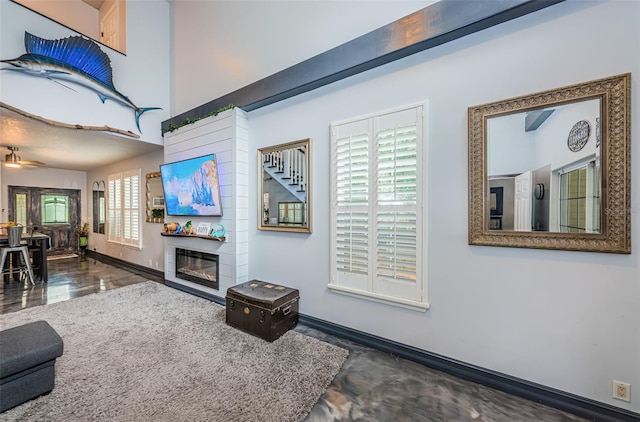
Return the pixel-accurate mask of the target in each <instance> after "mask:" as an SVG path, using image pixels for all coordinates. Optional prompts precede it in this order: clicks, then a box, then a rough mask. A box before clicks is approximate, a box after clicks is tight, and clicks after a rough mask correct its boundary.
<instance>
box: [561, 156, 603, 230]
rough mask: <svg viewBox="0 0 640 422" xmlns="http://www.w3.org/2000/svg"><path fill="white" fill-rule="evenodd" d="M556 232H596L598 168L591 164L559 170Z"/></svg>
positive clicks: (598, 190)
mask: <svg viewBox="0 0 640 422" xmlns="http://www.w3.org/2000/svg"><path fill="white" fill-rule="evenodd" d="M559 177H560V179H559V180H560V231H561V232H563V233H599V232H600V212H599V211H600V165H599V164H598V163H597V162H596V161H595V160H592V161H589V162H587V163H583V164H579V165H578V167H577V168H576V167H575V166H574V168H572V169H570V170H561V171H560V172H559Z"/></svg>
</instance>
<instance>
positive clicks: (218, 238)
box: [160, 232, 227, 242]
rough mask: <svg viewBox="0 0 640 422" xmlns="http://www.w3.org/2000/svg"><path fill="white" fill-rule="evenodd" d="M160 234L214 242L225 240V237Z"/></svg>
mask: <svg viewBox="0 0 640 422" xmlns="http://www.w3.org/2000/svg"><path fill="white" fill-rule="evenodd" d="M160 234H161V235H162V236H173V237H196V238H198V239H206V240H213V241H215V242H224V241H225V240H226V239H227V238H226V237H211V236H203V235H201V234H184V233H167V232H160Z"/></svg>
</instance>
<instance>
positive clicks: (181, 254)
mask: <svg viewBox="0 0 640 422" xmlns="http://www.w3.org/2000/svg"><path fill="white" fill-rule="evenodd" d="M218 268H219V267H218V255H214V254H210V253H205V252H199V251H190V250H187V249H181V248H176V277H177V278H181V279H183V280H187V281H191V282H193V283H198V284H201V285H203V286H206V287H210V288H212V289H216V290H217V289H218V287H219V283H218V276H219V270H218Z"/></svg>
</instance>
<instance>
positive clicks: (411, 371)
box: [0, 256, 584, 422]
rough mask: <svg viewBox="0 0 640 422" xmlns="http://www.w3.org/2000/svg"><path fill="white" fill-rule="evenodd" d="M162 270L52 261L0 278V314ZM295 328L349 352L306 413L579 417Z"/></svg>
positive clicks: (318, 416) (380, 420) (333, 416)
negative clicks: (28, 278)
mask: <svg viewBox="0 0 640 422" xmlns="http://www.w3.org/2000/svg"><path fill="white" fill-rule="evenodd" d="M147 280H153V281H157V282H161V283H162V282H164V280H163V279H162V278H160V277H157V276H154V275H149V274H145V273H144V272H133V271H129V270H125V269H122V268H118V267H117V266H113V265H109V264H106V263H104V262H101V261H100V260H96V259H93V258H87V257H82V256H81V257H75V258H67V259H58V260H53V261H49V281H48V283H44V284H43V283H38V284H36V285H35V286H30V285H27V284H25V283H17V282H11V283H9V284H4V285H3V283H0V285H1V286H2V287H0V313H9V312H15V311H19V310H20V309H23V308H28V307H32V306H39V305H45V304H48V303H54V302H60V301H63V300H69V299H73V298H75V297H80V296H84V295H88V294H92V293H99V292H101V291H105V290H111V289H115V288H118V287H122V286H126V285H129V284H136V283H141V282H144V281H147ZM296 331H299V332H302V333H304V334H307V335H310V336H312V337H316V338H318V339H321V340H323V341H326V342H329V343H332V344H336V345H338V346H341V347H344V348H346V349H348V350H349V351H350V354H349V358H348V359H347V361H346V362H345V364H344V365H343V367H342V369H341V370H340V372H339V373H338V375H337V376H336V378H335V379H334V381H333V383H332V384H331V385H330V386H329V388H328V389H327V391H326V393H325V394H324V395H323V396H322V397H321V399H320V400H319V401H318V402H317V403H316V405H315V406H314V408H313V409H312V411H311V413H310V414H309V415H308V417H307V421H308V422H326V421H376V422H386V421H393V422H395V421H495V422H501V421H504V422H512V421H537V422H538V421H549V422H552V421H554V422H555V421H558V422H559V421H584V419H581V418H578V417H576V416H574V415H570V414H567V413H564V412H561V411H559V410H556V409H553V408H550V407H547V406H543V405H540V404H537V403H534V402H530V401H527V400H524V399H521V398H519V397H515V396H511V395H508V394H505V393H503V392H500V391H496V390H493V389H491V388H487V387H484V386H482V385H479V384H475V383H472V382H468V381H464V380H461V379H459V378H456V377H453V376H450V375H447V374H444V373H442V372H439V371H435V370H432V369H429V368H427V367H425V366H422V365H420V364H417V363H414V362H411V361H408V360H405V359H400V358H397V357H394V356H392V355H389V354H387V353H382V352H379V351H377V350H374V349H371V348H369V347H364V346H361V345H358V344H356V343H354V342H352V341H349V340H345V339H341V338H338V337H335V336H331V335H328V334H325V333H323V332H321V331H318V330H316V329H313V328H309V327H306V326H304V325H302V324H299V325H298V326H297V327H296Z"/></svg>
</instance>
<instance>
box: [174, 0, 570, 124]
mask: <svg viewBox="0 0 640 422" xmlns="http://www.w3.org/2000/svg"><path fill="white" fill-rule="evenodd" d="M562 1H564V0H442V1H439V2H437V3H434V4H432V5H430V6H427V7H425V8H424V9H421V10H418V11H417V12H415V13H412V14H410V15H408V16H405V17H404V18H401V19H398V20H397V21H395V22H392V23H390V24H388V25H385V26H383V27H381V28H378V29H376V30H374V31H371V32H369V33H368V34H365V35H363V36H361V37H358V38H356V39H354V40H351V41H349V42H346V43H344V44H342V45H339V46H338V47H335V48H332V49H331V50H328V51H325V52H324V53H321V54H318V55H317V56H314V57H311V58H310V59H307V60H305V61H303V62H300V63H298V64H295V65H293V66H291V67H288V68H286V69H284V70H282V71H280V72H277V73H274V74H273V75H271V76H267V77H266V78H264V79H261V80H259V81H257V82H254V83H252V84H250V85H247V86H245V87H243V88H240V89H238V90H236V91H233V92H231V93H229V94H226V95H223V96H222V97H219V98H217V99H215V100H212V101H209V102H207V103H205V104H203V105H201V106H198V107H196V108H193V109H191V110H189V111H187V112H185V113H182V114H179V115H177V116H175V117H172V118H171V119H168V120H165V121H164V122H162V132H163V133H164V132H166V131H167V130H168V129H169V127H170V126H171V125H180V123H181V122H183V121H184V120H186V119H191V120H194V119H198V118H202V117H204V116H207V115H208V114H210V113H212V112H214V111H216V110H218V109H220V108H222V107H225V106H227V105H229V104H233V105H236V106H239V107H240V108H242V109H243V110H245V111H252V110H256V109H258V108H260V107H264V106H267V105H269V104H273V103H275V102H278V101H282V100H285V99H287V98H291V97H293V96H296V95H299V94H302V93H304V92H307V91H311V90H313V89H316V88H319V87H321V86H324V85H328V84H330V83H332V82H335V81H338V80H340V79H344V78H347V77H349V76H352V75H355V74H357V73H360V72H364V71H366V70H369V69H373V68H375V67H378V66H382V65H384V64H387V63H390V62H392V61H394V60H398V59H401V58H403V57H407V56H409V55H411V54H414V53H417V52H420V51H423V50H427V49H429V48H432V47H435V46H438V45H441V44H444V43H447V42H449V41H453V40H455V39H458V38H461V37H464V36H466V35H469V34H472V33H474V32H478V31H481V30H483V29H486V28H490V27H492V26H495V25H498V24H500V23H503V22H506V21H509V20H511V19H515V18H518V17H520V16H523V15H526V14H529V13H532V12H535V11H538V10H540V9H544V8H546V7H549V6H552V5H554V4H557V3H560V2H562Z"/></svg>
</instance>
